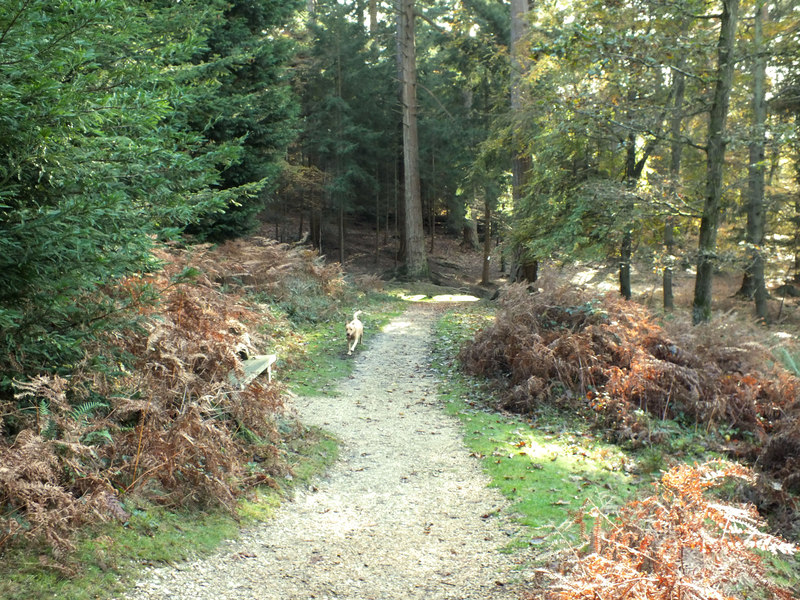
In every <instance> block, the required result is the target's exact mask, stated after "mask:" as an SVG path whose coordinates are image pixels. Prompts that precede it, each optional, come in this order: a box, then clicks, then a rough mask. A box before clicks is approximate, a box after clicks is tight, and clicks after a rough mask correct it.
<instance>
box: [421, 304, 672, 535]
mask: <svg viewBox="0 0 800 600" xmlns="http://www.w3.org/2000/svg"><path fill="white" fill-rule="evenodd" d="M492 319H493V308H492V307H491V306H490V305H487V304H485V303H474V304H471V305H461V306H460V307H459V308H458V309H455V310H452V311H450V312H448V313H446V314H445V315H444V316H443V318H442V319H440V320H439V322H438V323H437V332H436V336H435V338H436V345H435V348H434V367H435V368H436V369H437V370H438V371H439V372H440V373H441V374H442V377H441V381H442V384H441V388H440V395H441V397H442V398H443V399H444V401H445V403H446V408H447V411H448V412H449V413H450V414H453V415H456V416H457V417H458V418H459V419H460V420H461V422H462V424H463V427H464V440H465V443H466V444H467V446H468V447H469V449H470V450H471V452H472V453H473V455H474V456H476V457H478V458H479V459H480V461H481V464H482V466H483V469H484V470H485V472H486V473H487V474H488V476H489V477H490V478H491V485H493V486H494V487H497V488H498V489H499V490H500V492H502V494H503V495H504V496H505V497H506V498H508V500H509V502H510V508H509V511H510V513H511V514H512V516H513V517H514V518H515V519H516V520H517V521H518V522H519V523H521V524H523V525H525V526H526V528H525V533H524V534H523V535H522V536H520V538H519V539H517V540H515V542H514V544H512V546H513V547H520V546H528V545H533V546H537V545H541V546H542V547H547V548H549V549H552V548H554V547H558V546H563V545H571V546H575V545H579V544H581V543H582V532H583V531H584V530H585V529H586V528H588V529H590V528H591V524H592V519H591V518H589V517H588V516H586V517H585V518H582V519H581V518H578V517H579V516H580V515H584V514H585V515H588V513H589V512H590V511H591V509H592V508H598V509H600V511H601V512H602V513H603V514H606V515H610V514H613V513H614V511H615V510H616V508H618V507H619V506H621V505H622V504H624V503H625V502H626V501H628V500H630V499H631V498H633V497H634V496H635V495H636V494H637V493H639V492H640V491H642V490H648V491H649V487H650V486H649V484H650V482H652V481H653V478H654V477H655V476H656V475H658V473H659V470H660V469H661V468H662V467H666V465H665V462H664V460H662V459H659V458H658V457H661V456H662V453H663V449H652V448H651V449H649V450H648V451H646V452H640V453H634V452H631V451H627V450H625V449H623V448H620V447H619V446H617V445H614V444H610V443H608V442H605V441H604V440H603V439H602V436H601V435H599V434H598V432H596V431H593V430H592V429H591V427H590V424H589V423H588V422H586V421H584V420H582V419H581V418H580V416H578V415H574V414H564V413H563V412H558V411H556V410H554V409H548V408H546V407H545V408H542V409H541V410H540V411H539V412H537V413H536V414H531V415H526V416H520V415H515V414H510V413H505V412H499V411H497V410H495V409H494V408H493V405H494V403H493V400H492V395H493V393H494V392H493V391H492V390H491V388H490V386H489V385H488V384H487V383H486V382H485V381H483V380H479V379H477V378H474V377H470V376H468V375H466V374H465V373H464V372H463V371H462V370H461V369H460V366H459V364H458V361H457V359H456V358H455V357H456V356H457V354H458V351H459V349H460V347H461V345H462V344H463V343H465V342H466V341H467V340H469V339H472V337H473V336H474V334H475V333H476V332H477V331H478V330H479V329H480V328H482V327H484V326H486V325H488V324H489V322H490V321H491V320H492ZM581 521H582V524H581Z"/></svg>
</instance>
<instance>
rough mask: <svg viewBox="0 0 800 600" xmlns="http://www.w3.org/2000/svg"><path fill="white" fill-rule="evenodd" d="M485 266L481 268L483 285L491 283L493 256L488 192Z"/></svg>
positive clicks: (484, 248) (485, 223)
mask: <svg viewBox="0 0 800 600" xmlns="http://www.w3.org/2000/svg"><path fill="white" fill-rule="evenodd" d="M483 214H484V219H485V221H484V224H483V268H482V269H481V285H489V284H490V283H491V282H492V280H491V279H490V277H489V266H490V260H491V258H492V201H491V198H490V197H489V194H488V193H486V194H485V195H484V199H483Z"/></svg>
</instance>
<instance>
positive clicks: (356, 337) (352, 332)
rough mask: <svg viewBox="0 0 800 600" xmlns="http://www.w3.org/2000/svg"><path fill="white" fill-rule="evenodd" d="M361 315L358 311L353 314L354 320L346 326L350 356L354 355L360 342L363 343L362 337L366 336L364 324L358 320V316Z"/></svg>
mask: <svg viewBox="0 0 800 600" xmlns="http://www.w3.org/2000/svg"><path fill="white" fill-rule="evenodd" d="M360 314H361V311H360V310H357V311H356V312H355V313H354V314H353V320H352V321H350V322H349V323H348V324H347V325H345V329H346V330H347V354H348V355H350V354H352V353H353V350H355V349H356V346H357V345H358V342H360V341H361V336H363V335H364V324H363V323H362V322H361V321H359V320H358V315H360Z"/></svg>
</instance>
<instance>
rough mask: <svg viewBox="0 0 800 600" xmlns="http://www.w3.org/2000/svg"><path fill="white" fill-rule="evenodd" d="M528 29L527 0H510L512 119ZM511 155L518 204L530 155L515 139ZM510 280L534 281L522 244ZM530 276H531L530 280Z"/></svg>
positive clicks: (518, 97)
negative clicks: (524, 40)
mask: <svg viewBox="0 0 800 600" xmlns="http://www.w3.org/2000/svg"><path fill="white" fill-rule="evenodd" d="M527 31H528V0H511V112H512V118H513V117H514V116H515V115H518V114H519V113H520V109H521V107H522V90H521V82H522V77H523V75H524V73H525V71H526V70H527V65H526V62H525V60H524V59H523V57H524V56H525V53H524V52H523V51H522V48H520V42H521V41H522V39H523V38H524V37H525V34H526V33H527ZM512 145H513V148H514V156H513V158H512V160H511V186H512V187H511V198H512V201H513V204H514V207H518V206H520V203H521V202H522V197H523V194H524V189H525V179H526V177H527V173H528V171H529V170H530V167H531V161H530V156H529V154H528V153H527V152H525V151H523V150H522V149H521V148H520V147H519V144H518V143H517V141H516V140H512ZM513 256H514V263H515V264H514V265H512V268H511V271H512V279H513V281H529V282H533V281H535V280H536V274H538V263H537V261H536V260H535V259H532V258H530V257H527V256H526V255H525V251H524V249H523V248H521V247H517V248H514V251H513ZM531 275H533V277H534V279H529V277H530V276H531Z"/></svg>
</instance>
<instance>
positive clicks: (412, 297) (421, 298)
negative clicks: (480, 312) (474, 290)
mask: <svg viewBox="0 0 800 600" xmlns="http://www.w3.org/2000/svg"><path fill="white" fill-rule="evenodd" d="M400 297H401V298H402V299H403V300H405V301H406V302H477V301H478V300H480V298H477V297H476V296H470V295H469V294H438V295H436V296H428V295H426V294H403V295H401V296H400Z"/></svg>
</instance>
